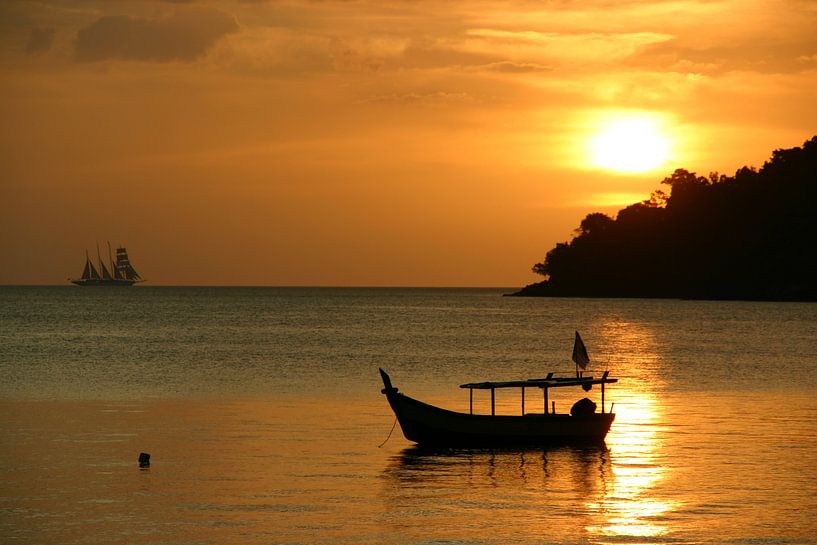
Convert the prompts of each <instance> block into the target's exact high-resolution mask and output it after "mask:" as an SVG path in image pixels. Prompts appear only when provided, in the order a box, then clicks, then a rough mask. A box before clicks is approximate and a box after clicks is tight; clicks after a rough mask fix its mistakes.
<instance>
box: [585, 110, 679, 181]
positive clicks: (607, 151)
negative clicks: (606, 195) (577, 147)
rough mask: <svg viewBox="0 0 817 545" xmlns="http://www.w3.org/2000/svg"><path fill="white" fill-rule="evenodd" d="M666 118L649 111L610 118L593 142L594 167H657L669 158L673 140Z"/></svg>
mask: <svg viewBox="0 0 817 545" xmlns="http://www.w3.org/2000/svg"><path fill="white" fill-rule="evenodd" d="M663 125H664V123H663V122H662V120H661V119H660V118H659V117H657V116H655V115H648V114H620V115H616V116H612V117H608V118H607V119H605V120H604V121H602V122H601V124H600V125H599V126H598V128H597V130H596V132H595V134H594V135H593V136H592V137H591V138H590V141H589V146H588V147H589V154H590V161H591V163H592V165H593V166H594V167H597V168H602V169H607V170H613V171H615V172H622V173H638V172H647V171H650V170H654V169H656V168H658V167H660V166H662V165H663V164H664V162H665V161H666V160H667V158H668V157H669V150H670V140H669V138H668V137H667V136H666V130H665V129H664V127H663Z"/></svg>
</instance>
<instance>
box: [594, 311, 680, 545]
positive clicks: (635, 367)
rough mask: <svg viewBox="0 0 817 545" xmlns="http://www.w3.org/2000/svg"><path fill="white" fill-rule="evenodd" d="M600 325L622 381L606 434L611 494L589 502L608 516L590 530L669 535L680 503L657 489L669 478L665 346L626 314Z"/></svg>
mask: <svg viewBox="0 0 817 545" xmlns="http://www.w3.org/2000/svg"><path fill="white" fill-rule="evenodd" d="M597 327H598V333H599V335H600V337H601V338H602V339H603V346H605V347H606V349H607V350H608V353H607V354H605V359H606V360H607V361H608V362H609V365H610V367H611V371H612V374H613V376H616V377H619V378H620V379H621V382H620V383H619V384H617V385H615V386H614V387H613V388H611V392H610V398H611V401H613V402H614V403H615V409H614V412H615V413H616V421H615V423H614V425H613V427H612V428H611V430H610V433H609V435H608V436H607V445H608V446H609V448H610V453H611V458H612V464H611V467H612V474H613V478H612V479H611V482H610V489H609V491H608V494H606V495H605V496H604V497H603V498H601V499H599V500H596V501H590V502H588V504H587V508H588V509H589V510H595V511H597V512H599V513H601V514H602V515H603V516H602V517H601V518H600V519H596V520H601V521H602V522H601V524H599V525H590V526H589V527H588V528H587V530H588V532H590V533H591V534H596V535H598V536H599V537H600V539H601V540H604V539H605V538H615V541H620V540H621V538H625V537H626V538H628V539H627V540H628V541H633V540H639V538H657V537H660V536H664V535H665V534H666V533H667V532H668V531H669V528H668V527H667V523H666V518H667V515H668V514H669V513H670V512H671V511H672V510H673V509H674V508H675V506H674V505H673V504H672V502H671V501H668V500H666V499H663V498H659V495H658V494H657V493H656V487H657V486H658V485H659V483H661V482H662V481H664V480H666V479H667V477H668V475H667V472H668V470H667V467H668V466H667V465H666V464H664V463H662V460H663V451H664V448H665V445H664V444H663V441H664V440H663V439H662V437H663V435H662V430H663V429H664V428H665V425H664V418H663V410H662V407H661V402H660V397H661V395H662V393H663V390H664V387H665V381H664V379H663V377H662V372H661V371H662V363H663V362H662V357H661V351H660V345H659V343H658V342H657V340H656V335H655V332H654V331H653V329H652V328H650V327H648V326H646V325H644V324H642V323H639V322H637V321H631V320H627V319H626V318H624V317H621V316H616V315H609V316H604V317H602V319H601V320H600V323H599V324H598V325H597ZM649 541H650V540H649V539H644V542H649ZM602 542H603V541H602Z"/></svg>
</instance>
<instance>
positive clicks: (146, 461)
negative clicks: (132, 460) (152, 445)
mask: <svg viewBox="0 0 817 545" xmlns="http://www.w3.org/2000/svg"><path fill="white" fill-rule="evenodd" d="M139 467H150V454H148V453H147V452H140V453H139Z"/></svg>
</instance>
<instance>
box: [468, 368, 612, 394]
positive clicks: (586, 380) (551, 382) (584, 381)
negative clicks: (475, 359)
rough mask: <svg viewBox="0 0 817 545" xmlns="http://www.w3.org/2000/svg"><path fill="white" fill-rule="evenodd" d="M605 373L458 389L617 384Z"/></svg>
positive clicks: (473, 385)
mask: <svg viewBox="0 0 817 545" xmlns="http://www.w3.org/2000/svg"><path fill="white" fill-rule="evenodd" d="M607 373H608V371H605V372H604V374H603V375H602V376H600V377H598V378H595V377H592V376H582V377H554V376H553V373H550V374H549V375H548V376H547V377H545V378H529V379H527V380H507V381H499V382H469V383H468V384H460V388H472V389H474V390H493V389H495V388H560V387H564V386H586V385H592V384H611V383H613V382H618V379H617V378H608V377H607Z"/></svg>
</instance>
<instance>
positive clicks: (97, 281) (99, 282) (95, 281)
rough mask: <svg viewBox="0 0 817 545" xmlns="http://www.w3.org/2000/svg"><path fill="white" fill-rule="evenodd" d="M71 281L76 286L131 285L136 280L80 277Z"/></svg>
mask: <svg viewBox="0 0 817 545" xmlns="http://www.w3.org/2000/svg"><path fill="white" fill-rule="evenodd" d="M71 283H72V284H76V285H77V286H132V285H134V284H135V283H136V280H126V279H111V280H103V279H101V278H80V279H78V280H71Z"/></svg>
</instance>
